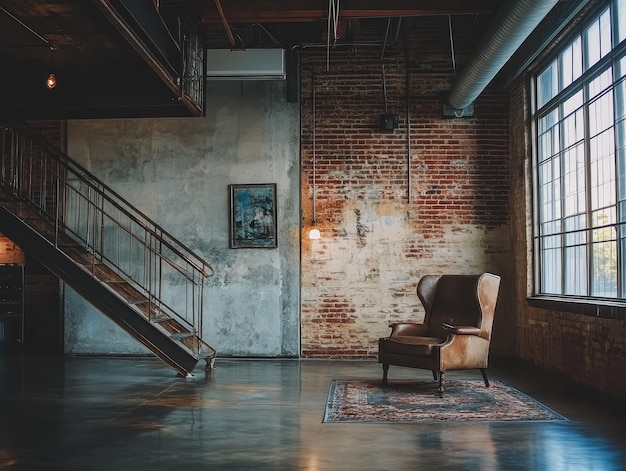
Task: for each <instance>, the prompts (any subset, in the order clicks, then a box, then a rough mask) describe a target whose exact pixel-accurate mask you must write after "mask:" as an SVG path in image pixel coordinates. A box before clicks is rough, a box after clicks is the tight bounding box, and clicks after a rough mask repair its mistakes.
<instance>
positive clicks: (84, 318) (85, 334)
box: [65, 82, 300, 356]
mask: <svg viewBox="0 0 626 471" xmlns="http://www.w3.org/2000/svg"><path fill="white" fill-rule="evenodd" d="M207 103H208V105H207V116H206V117H205V118H182V119H178V118H167V119H129V120H76V121H70V122H69V123H68V151H67V153H68V155H70V156H71V157H72V158H74V159H75V160H77V161H78V162H79V163H81V164H82V165H84V166H85V167H86V168H87V169H88V170H90V171H91V172H92V173H94V174H95V175H96V176H97V177H98V178H100V179H101V180H103V181H104V182H105V183H106V184H107V185H109V186H110V187H112V188H113V189H114V190H115V191H117V192H118V193H119V194H121V195H122V196H123V197H125V198H126V199H128V200H129V201H130V202H131V203H132V204H134V205H135V206H136V207H138V208H139V209H140V210H141V211H143V212H144V213H145V214H146V215H147V216H148V217H150V218H152V219H153V220H155V221H156V222H157V223H158V224H160V225H161V226H162V227H164V228H165V229H166V230H167V231H169V232H170V233H172V234H173V235H174V236H175V237H177V238H178V239H179V240H181V241H182V242H183V243H185V244H186V245H188V246H189V247H191V248H192V249H193V250H194V251H195V252H196V253H197V254H198V255H200V256H201V257H203V258H204V259H206V260H207V261H208V262H209V263H210V264H211V265H212V266H213V268H214V270H215V274H214V276H213V277H211V278H209V280H208V282H207V285H206V288H205V302H204V311H205V323H204V336H205V338H206V340H207V342H208V343H209V344H211V345H212V346H213V347H215V348H216V349H217V351H218V354H219V355H222V356H229V355H230V356H296V355H298V354H299V351H300V345H299V342H300V326H299V304H300V303H299V231H300V218H299V212H300V209H299V152H300V142H299V109H298V105H297V104H290V103H287V102H286V94H285V90H284V82H245V83H241V82H211V83H209V89H208V98H207ZM232 183H239V184H241V183H276V184H277V193H278V194H277V200H278V229H279V241H278V248H276V249H230V248H229V246H228V233H229V226H228V220H229V203H228V184H232ZM65 348H66V351H67V352H68V353H88V354H92V353H93V354H99V353H105V354H134V353H142V352H144V351H145V350H144V349H143V347H142V346H140V345H139V344H137V343H136V342H135V341H134V340H132V339H131V338H130V337H129V336H128V335H127V334H126V333H125V332H123V331H121V329H119V328H118V327H117V326H116V325H114V324H113V323H112V322H110V321H109V320H108V319H107V318H106V317H104V316H103V315H101V314H100V313H99V312H97V311H95V310H94V309H93V308H92V307H91V306H89V305H88V304H87V303H86V302H85V301H84V300H82V299H81V298H80V296H78V295H77V294H76V293H74V292H73V291H72V290H71V289H70V288H66V291H65Z"/></svg>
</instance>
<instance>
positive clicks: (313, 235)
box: [309, 227, 321, 240]
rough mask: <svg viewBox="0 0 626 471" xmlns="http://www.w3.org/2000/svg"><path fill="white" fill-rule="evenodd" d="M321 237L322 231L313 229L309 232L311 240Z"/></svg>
mask: <svg viewBox="0 0 626 471" xmlns="http://www.w3.org/2000/svg"><path fill="white" fill-rule="evenodd" d="M320 237H321V234H320V230H319V229H317V228H315V227H314V228H313V229H311V230H310V231H309V239H311V240H316V239H319V238H320Z"/></svg>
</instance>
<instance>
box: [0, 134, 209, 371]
mask: <svg viewBox="0 0 626 471" xmlns="http://www.w3.org/2000/svg"><path fill="white" fill-rule="evenodd" d="M0 232H2V233H3V234H4V235H6V236H7V237H9V238H10V239H11V240H13V242H15V243H16V244H18V245H19V246H20V247H21V248H22V250H24V251H25V252H26V253H27V254H28V255H30V256H32V257H34V258H36V259H37V260H39V261H40V262H41V263H42V264H43V265H45V266H46V267H47V268H48V269H49V270H50V271H51V272H53V273H54V274H56V275H57V276H58V277H59V278H61V279H62V280H63V281H64V282H65V283H67V284H68V285H69V286H71V287H72V288H73V289H74V290H76V291H77V292H78V293H80V294H81V295H82V296H83V297H84V298H85V299H86V300H88V301H89V302H90V303H91V304H92V305H93V306H95V307H96V308H98V309H99V310H100V311H101V312H102V313H103V314H105V315H106V316H108V317H109V318H110V319H111V320H112V321H114V322H115V323H116V324H118V325H119V326H120V327H121V328H122V329H124V330H125V331H126V332H128V333H129V334H130V335H131V336H132V337H133V338H135V339H136V340H137V341H139V342H140V343H141V344H143V345H144V346H145V347H146V348H147V349H148V350H150V351H151V352H152V353H154V355H156V356H157V357H158V358H160V359H161V360H162V361H164V362H165V363H166V364H168V365H170V366H171V367H172V368H173V369H174V370H176V371H177V372H178V373H179V374H181V375H183V376H186V375H188V374H190V373H191V371H192V370H193V369H194V368H195V366H196V365H197V363H198V361H199V360H200V359H204V360H205V361H206V367H207V368H212V367H213V362H214V361H215V355H216V351H215V349H214V348H213V347H211V346H210V345H209V344H208V343H206V342H205V341H204V340H203V339H202V332H203V331H202V317H203V287H204V281H205V279H206V278H207V277H209V276H211V275H212V274H213V270H212V268H211V266H210V265H209V264H208V263H207V262H206V261H204V260H203V259H201V258H200V257H198V256H197V255H195V254H194V253H193V252H192V251H191V250H190V249H189V248H187V247H185V246H184V245H183V244H182V243H181V242H179V241H178V240H176V239H175V238H174V237H173V236H172V235H170V234H169V233H167V232H166V231H165V230H164V229H163V228H161V227H160V226H158V225H157V224H156V223H154V222H153V221H151V220H150V219H149V218H148V217H147V216H145V215H144V214H142V213H141V212H140V211H139V210H137V209H136V208H134V207H133V206H132V205H131V204H130V203H128V202H126V201H125V200H124V199H123V198H122V197H121V196H119V195H118V194H117V193H115V192H114V191H113V190H111V189H110V188H108V187H107V186H106V185H104V184H103V183H102V182H100V181H99V180H98V179H97V178H96V177H95V176H93V175H92V174H90V173H89V172H88V171H87V170H85V169H84V168H82V167H81V166H80V165H78V164H77V163H76V162H74V161H72V160H71V159H70V158H69V157H68V156H67V155H65V154H64V153H62V152H61V151H59V150H58V149H55V148H54V147H52V146H51V145H49V144H48V143H47V142H46V141H45V140H44V139H43V138H41V137H40V136H39V135H37V134H36V133H34V132H33V131H31V130H29V129H28V128H26V127H22V126H9V125H2V128H1V130H0Z"/></svg>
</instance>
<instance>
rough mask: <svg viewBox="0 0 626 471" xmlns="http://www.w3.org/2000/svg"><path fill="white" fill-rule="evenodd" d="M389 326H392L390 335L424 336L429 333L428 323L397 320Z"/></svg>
mask: <svg viewBox="0 0 626 471" xmlns="http://www.w3.org/2000/svg"><path fill="white" fill-rule="evenodd" d="M389 327H391V334H389V336H390V337H395V336H396V335H407V336H410V335H414V336H417V337H423V336H425V335H426V334H427V333H428V326H427V325H424V324H417V323H415V322H395V323H393V324H390V325H389Z"/></svg>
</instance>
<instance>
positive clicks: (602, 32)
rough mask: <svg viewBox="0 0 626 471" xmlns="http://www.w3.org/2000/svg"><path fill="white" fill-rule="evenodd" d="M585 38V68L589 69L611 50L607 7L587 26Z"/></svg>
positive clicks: (609, 17) (609, 19)
mask: <svg viewBox="0 0 626 471" xmlns="http://www.w3.org/2000/svg"><path fill="white" fill-rule="evenodd" d="M585 40H586V44H585V52H586V56H587V64H586V67H585V69H589V68H591V67H593V65H595V64H596V63H597V62H598V61H599V60H600V59H602V58H603V57H604V56H605V55H607V54H608V53H609V52H610V51H611V16H610V13H609V9H608V8H607V9H606V10H605V11H604V13H602V15H600V17H599V18H598V19H597V20H596V21H594V22H593V23H591V25H590V26H589V27H588V28H587V30H586V31H585Z"/></svg>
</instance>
